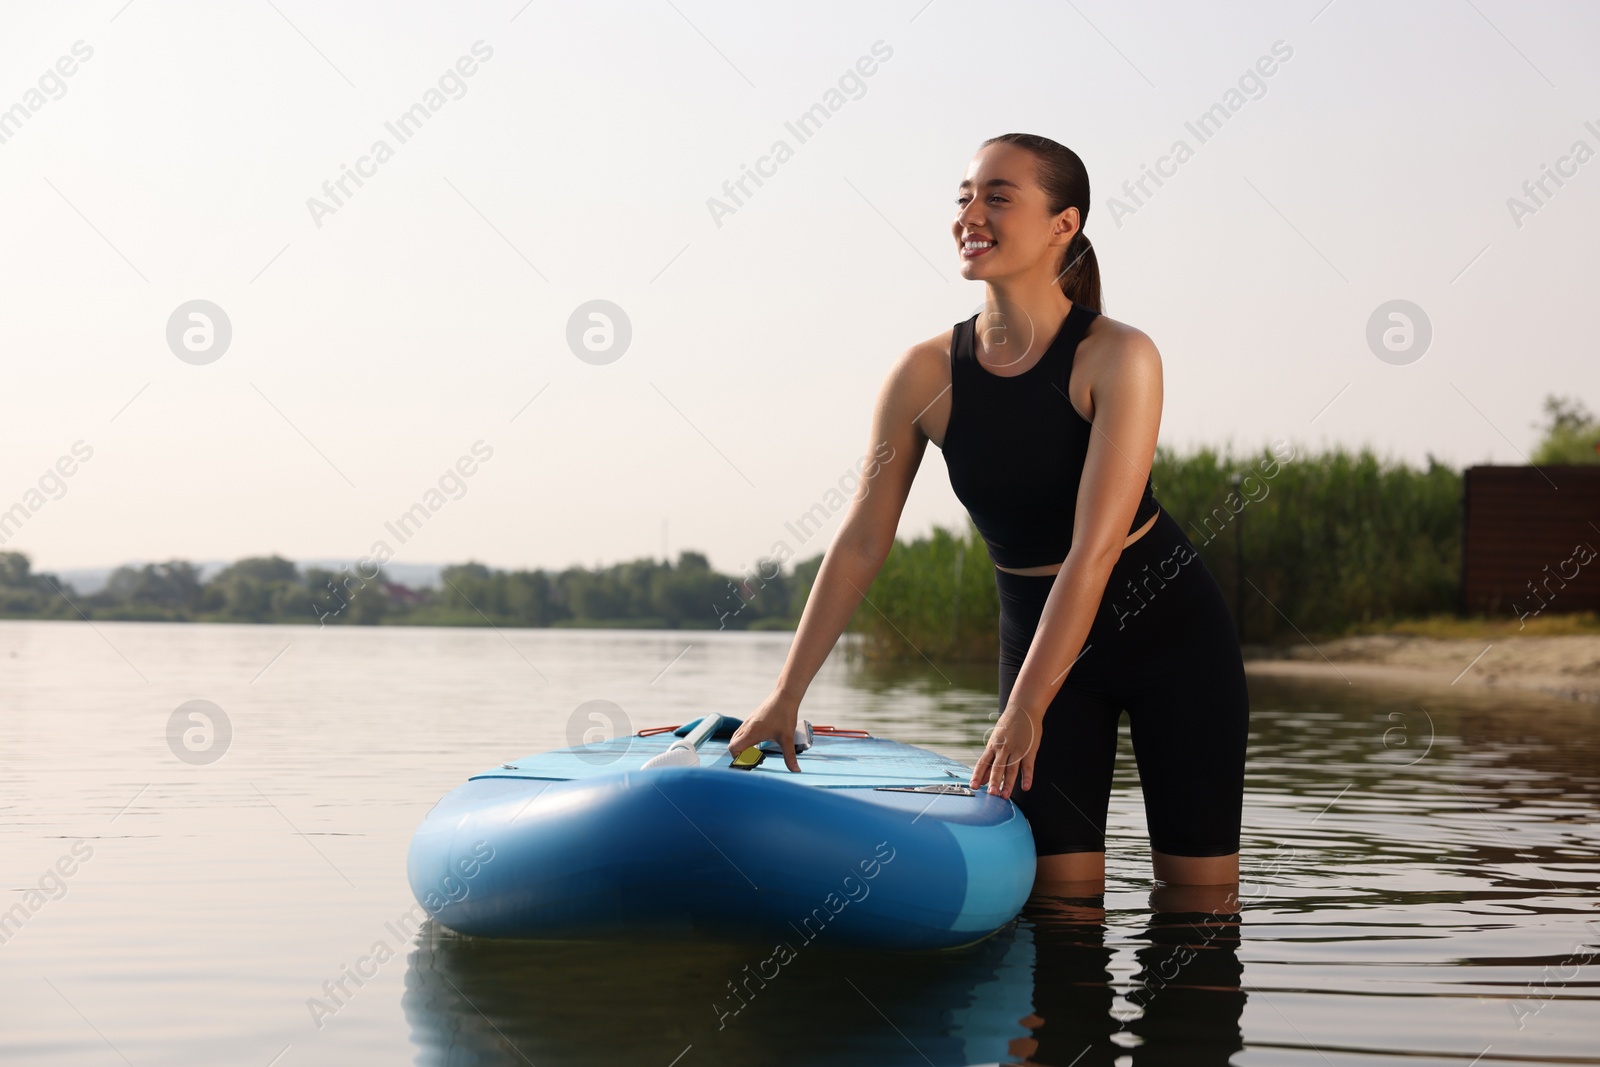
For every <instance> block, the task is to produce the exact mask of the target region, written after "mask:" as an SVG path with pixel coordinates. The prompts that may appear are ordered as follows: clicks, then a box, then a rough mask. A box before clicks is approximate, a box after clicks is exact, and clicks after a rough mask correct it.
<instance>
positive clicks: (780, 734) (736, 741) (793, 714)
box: [728, 690, 800, 773]
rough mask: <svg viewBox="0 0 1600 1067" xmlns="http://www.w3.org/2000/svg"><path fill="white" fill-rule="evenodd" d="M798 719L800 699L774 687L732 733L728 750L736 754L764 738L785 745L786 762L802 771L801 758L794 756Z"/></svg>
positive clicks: (784, 760) (790, 766) (791, 767)
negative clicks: (795, 730)
mask: <svg viewBox="0 0 1600 1067" xmlns="http://www.w3.org/2000/svg"><path fill="white" fill-rule="evenodd" d="M799 719H800V701H799V699H798V698H796V697H789V696H785V695H784V694H782V693H780V692H778V691H777V690H773V691H772V693H771V694H770V695H769V696H768V697H767V699H765V700H763V701H762V702H761V704H760V706H759V707H757V708H756V710H755V712H754V713H752V714H751V716H750V717H749V718H748V719H746V720H745V721H744V722H743V723H741V724H740V725H739V728H738V729H737V730H735V731H734V732H733V737H732V738H730V739H729V740H728V752H729V754H730V755H733V756H737V755H738V754H739V753H741V752H743V751H744V750H745V749H747V748H752V747H754V746H755V745H759V744H760V743H761V742H763V741H776V742H778V744H780V745H782V746H783V762H784V763H785V764H786V765H787V766H788V768H789V769H790V770H791V771H794V772H796V773H799V771H800V761H799V760H797V759H795V758H794V728H795V723H796V722H798V721H799Z"/></svg>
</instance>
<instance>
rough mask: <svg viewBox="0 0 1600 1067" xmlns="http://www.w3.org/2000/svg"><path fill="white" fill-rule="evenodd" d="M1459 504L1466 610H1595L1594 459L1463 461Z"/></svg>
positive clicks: (1525, 613)
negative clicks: (1520, 463)
mask: <svg viewBox="0 0 1600 1067" xmlns="http://www.w3.org/2000/svg"><path fill="white" fill-rule="evenodd" d="M1461 508H1462V516H1461V534H1462V545H1461V599H1462V609H1463V610H1464V611H1466V612H1468V613H1479V612H1481V613H1483V614H1486V615H1506V614H1510V615H1515V616H1517V617H1519V618H1529V617H1532V616H1535V615H1539V614H1543V613H1545V612H1563V613H1564V612H1571V611H1596V610H1600V466H1574V465H1560V466H1556V465H1551V466H1544V467H1468V468H1467V469H1466V470H1465V471H1464V472H1463V476H1462V499H1461Z"/></svg>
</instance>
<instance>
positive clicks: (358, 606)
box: [0, 552, 822, 630]
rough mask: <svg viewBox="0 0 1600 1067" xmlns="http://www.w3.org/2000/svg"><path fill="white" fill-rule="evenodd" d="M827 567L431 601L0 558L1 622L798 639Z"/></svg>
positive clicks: (377, 591) (378, 578) (617, 576)
mask: <svg viewBox="0 0 1600 1067" xmlns="http://www.w3.org/2000/svg"><path fill="white" fill-rule="evenodd" d="M821 563H822V557H821V555H820V554H819V555H817V556H815V557H813V558H812V559H809V560H800V561H797V562H796V564H795V565H794V567H793V568H792V569H791V570H789V571H782V570H780V571H779V572H778V573H777V574H776V575H774V576H772V577H767V576H766V575H761V576H760V577H759V578H755V577H753V576H749V575H745V576H738V577H735V576H730V575H726V574H721V573H719V572H717V571H715V570H713V569H712V567H711V565H710V563H709V561H708V560H707V559H706V557H705V556H704V555H702V554H701V553H699V552H682V553H680V554H679V555H678V559H677V562H676V563H668V562H663V561H658V560H650V559H641V560H634V561H631V562H628V563H619V564H616V565H613V566H610V567H604V568H597V569H593V570H590V569H585V568H581V567H570V568H567V569H565V570H561V571H546V570H531V571H529V570H514V571H507V570H497V569H493V568H490V567H486V566H484V565H483V564H481V563H462V564H457V565H454V566H450V567H446V568H444V570H443V571H442V572H441V576H440V578H441V581H440V584H439V587H438V588H437V589H411V588H408V587H406V586H403V585H399V584H397V583H395V582H392V581H390V580H389V579H388V577H387V576H386V575H385V574H384V573H383V571H382V569H381V568H375V569H374V570H373V571H372V572H365V573H364V572H360V571H352V570H350V569H349V568H344V569H341V570H339V571H333V570H329V569H326V568H322V567H307V568H304V569H301V568H300V567H297V566H296V565H295V564H294V563H293V562H292V561H290V560H287V559H284V558H282V557H281V556H260V557H252V558H250V559H241V560H239V561H238V562H236V563H234V564H232V565H231V566H229V567H226V568H224V569H223V570H222V571H220V572H218V573H217V574H216V575H215V576H214V577H212V578H211V579H210V580H203V579H202V578H201V573H200V568H198V567H197V566H195V565H194V564H193V563H189V562H187V561H185V560H169V561H167V562H165V563H150V564H145V565H144V566H142V567H118V568H117V569H116V570H115V571H113V572H112V574H111V576H110V578H109V579H108V580H107V582H106V585H105V588H103V589H101V590H99V591H98V592H95V593H90V594H80V593H78V591H77V590H75V589H74V588H73V587H72V586H71V585H70V584H69V583H67V582H64V581H62V580H61V579H60V578H58V577H57V576H55V575H53V574H47V573H34V572H33V570H32V569H31V565H30V563H29V560H28V557H27V556H25V555H23V554H21V553H19V552H0V617H4V618H34V619H79V618H88V619H112V620H144V621H169V622H254V623H308V624H313V625H318V626H328V625H343V626H348V625H358V626H359V625H367V626H370V625H375V624H379V623H390V624H396V623H397V624H408V623H409V624H413V625H431V626H482V625H485V624H489V623H492V624H494V625H497V626H591V627H650V628H662V629H711V630H719V629H726V630H759V629H785V628H791V629H792V628H793V626H794V625H795V622H796V620H798V618H799V613H800V610H801V609H802V608H803V607H804V605H805V597H806V594H807V593H808V592H809V591H810V588H811V582H812V581H813V580H814V579H815V577H816V573H817V568H818V567H819V566H821Z"/></svg>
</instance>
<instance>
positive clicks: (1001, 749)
mask: <svg viewBox="0 0 1600 1067" xmlns="http://www.w3.org/2000/svg"><path fill="white" fill-rule="evenodd" d="M995 745H996V748H995V756H994V763H993V765H992V766H991V767H990V768H989V792H990V793H992V794H994V795H995V796H997V797H1003V796H1005V795H1006V777H1007V775H1008V774H1009V773H1010V771H1011V762H1010V753H1008V752H1007V751H1006V743H1005V742H1004V741H996V743H995Z"/></svg>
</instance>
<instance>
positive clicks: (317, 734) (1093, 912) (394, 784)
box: [0, 623, 1600, 1067]
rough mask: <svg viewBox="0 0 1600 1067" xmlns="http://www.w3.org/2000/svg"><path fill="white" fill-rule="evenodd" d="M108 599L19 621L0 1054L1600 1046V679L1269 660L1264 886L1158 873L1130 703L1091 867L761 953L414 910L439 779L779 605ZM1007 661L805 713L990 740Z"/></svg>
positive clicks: (689, 1064) (513, 1057)
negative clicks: (964, 911) (744, 613)
mask: <svg viewBox="0 0 1600 1067" xmlns="http://www.w3.org/2000/svg"><path fill="white" fill-rule="evenodd" d="M97 625H98V630H91V629H89V628H87V627H84V626H78V625H69V624H59V623H56V624H35V623H0V665H3V666H4V667H5V670H4V673H0V707H3V708H4V709H5V712H4V714H3V715H0V752H3V753H4V757H3V761H4V762H3V764H0V812H3V813H4V817H3V820H0V833H3V835H4V836H3V838H0V887H3V888H4V889H6V890H7V891H8V892H7V893H6V897H5V898H4V899H3V900H0V998H3V1001H0V1002H3V1003H4V1004H5V1012H6V1014H5V1025H4V1026H0V1062H6V1063H10V1062H19V1063H20V1062H26V1063H41V1064H100V1063H117V1062H122V1061H123V1060H126V1061H127V1062H130V1063H135V1064H144V1063H180V1064H181V1063H197V1064H213V1063H239V1064H260V1065H265V1064H268V1063H274V1064H275V1067H305V1065H311V1064H365V1063H383V1064H389V1063H404V1062H411V1061H415V1062H417V1063H421V1064H452V1065H454V1064H471V1063H482V1064H502V1063H505V1064H517V1063H525V1062H532V1063H535V1064H538V1065H539V1067H544V1065H546V1064H580V1065H581V1064H606V1063H630V1064H659V1065H662V1067H667V1065H669V1064H672V1063H673V1061H674V1058H675V1057H681V1058H679V1059H678V1060H677V1062H678V1065H679V1067H694V1065H695V1064H746V1063H779V1064H788V1063H794V1064H813V1063H816V1064H868V1063H870V1064H901V1063H904V1064H913V1065H915V1064H933V1065H937V1067H944V1065H946V1064H949V1065H960V1064H977V1063H1018V1064H1020V1063H1037V1064H1049V1065H1055V1067H1067V1065H1073V1064H1076V1065H1078V1067H1087V1065H1090V1064H1112V1065H1122V1064H1129V1065H1131V1064H1167V1063H1174V1064H1176V1063H1182V1064H1208V1063H1217V1064H1220V1063H1228V1062H1231V1063H1237V1064H1279V1063H1285V1064H1291V1065H1299V1064H1306V1065H1312V1064H1336V1065H1339V1067H1343V1065H1345V1064H1352V1065H1354V1064H1370V1063H1385V1064H1395V1065H1399V1064H1405V1065H1407V1067H1416V1065H1418V1064H1436V1063H1438V1064H1443V1063H1453V1064H1459V1065H1462V1067H1466V1065H1469V1064H1472V1063H1473V1062H1474V1061H1475V1060H1476V1061H1477V1062H1479V1063H1483V1064H1488V1063H1507V1062H1509V1063H1600V1051H1597V1050H1600V1040H1597V1037H1596V1035H1597V1034H1600V992H1597V990H1600V966H1597V963H1600V828H1597V819H1596V812H1597V808H1600V769H1597V768H1600V725H1597V724H1600V719H1597V715H1596V709H1595V708H1593V707H1592V706H1588V705H1579V704H1572V703H1567V702H1563V701H1559V700H1555V699H1553V698H1547V697H1542V696H1538V695H1533V694H1511V693H1505V692H1493V691H1490V692H1477V691H1459V692H1458V691H1457V690H1454V689H1450V690H1447V691H1444V692H1442V693H1439V694H1430V693H1426V692H1423V693H1420V695H1419V693H1413V692H1400V691H1398V690H1396V691H1388V690H1384V689H1380V688H1371V687H1362V686H1353V685H1346V684H1344V683H1342V682H1338V681H1335V682H1333V683H1332V684H1325V683H1314V682H1307V681H1297V680H1288V679H1260V678H1253V679H1252V681H1251V694H1252V738H1251V750H1250V762H1249V768H1248V782H1247V790H1248V792H1247V796H1246V807H1245V831H1246V832H1245V848H1244V857H1243V865H1244V876H1243V877H1244V881H1243V883H1242V885H1241V886H1240V888H1239V898H1238V900H1237V902H1236V905H1237V906H1236V907H1231V908H1220V909H1217V910H1215V911H1205V910H1201V911H1182V912H1180V911H1175V910H1161V911H1156V910H1154V909H1152V907H1151V900H1150V882H1149V875H1150V871H1149V861H1148V855H1147V851H1146V849H1147V845H1146V839H1145V836H1144V820H1143V815H1142V811H1141V808H1140V799H1139V798H1140V794H1139V791H1138V779H1137V773H1136V771H1135V768H1134V765H1133V761H1132V758H1131V751H1130V749H1129V747H1128V744H1127V742H1126V740H1124V747H1123V751H1122V753H1121V754H1120V756H1119V761H1118V771H1117V792H1116V794H1115V796H1114V797H1113V800H1112V805H1111V820H1110V835H1111V836H1110V852H1109V854H1108V879H1107V891H1106V893H1105V895H1104V897H1096V898H1092V899H1070V898H1060V897H1057V898H1036V899H1035V900H1034V901H1032V902H1030V904H1029V906H1028V908H1027V910H1026V911H1025V912H1024V914H1023V915H1022V916H1021V917H1020V918H1019V920H1018V921H1017V922H1016V923H1014V924H1012V925H1011V926H1010V927H1008V928H1007V929H1006V930H1004V931H1002V932H1001V933H1000V934H999V935H998V936H996V937H994V938H992V939H989V940H987V941H985V942H983V943H981V944H979V945H975V946H970V947H968V948H966V949H962V950H957V951H952V952H947V953H941V954H893V953H853V952H843V951H840V950H838V949H837V948H836V947H830V946H827V945H826V944H825V943H823V942H821V941H818V942H817V943H816V944H814V945H806V946H798V951H797V952H795V954H794V958H793V959H792V960H790V961H788V962H787V963H785V964H783V965H782V967H781V969H780V970H779V971H778V972H777V973H776V975H773V972H772V970H771V969H770V967H768V968H765V969H764V968H763V967H762V961H765V960H768V959H769V958H771V957H772V956H773V955H774V952H773V949H774V946H771V945H762V944H742V943H738V942H736V941H733V940H730V941H729V942H727V943H722V944H710V943H704V944H670V943H626V944H615V943H613V944H601V945H594V944H575V943H534V942H490V941H480V940H474V939H467V938H461V937H458V936H455V935H453V934H450V933H449V932H448V931H444V930H441V929H438V928H436V927H426V928H425V929H424V932H423V934H422V935H421V936H419V937H417V938H416V939H414V940H412V941H411V942H410V943H406V942H404V941H403V940H401V939H398V938H397V937H396V935H395V934H394V933H393V930H394V929H395V928H396V927H395V923H396V922H397V921H398V920H399V919H400V917H401V916H403V915H405V914H406V913H407V911H408V909H410V908H411V906H412V901H411V899H410V895H409V892H408V890H407V888H406V883H405V878H404V857H405V850H406V845H407V843H408V841H409V838H410V834H411V831H412V830H413V829H414V828H415V826H416V825H417V823H418V822H419V821H420V819H421V818H422V815H423V813H424V812H425V811H426V810H427V809H428V807H429V806H430V805H431V804H432V803H433V802H434V800H435V799H437V798H438V796H440V795H441V794H442V793H444V792H445V791H447V790H448V789H450V788H451V787H453V786H454V785H456V784H458V783H459V782H460V781H461V780H463V779H464V778H465V777H466V776H467V775H469V774H471V773H474V772H477V771H480V770H482V769H483V768H485V767H488V766H492V765H494V764H496V763H499V762H503V761H504V760H505V759H508V758H514V757H516V756H520V755H524V754H527V753H529V752H534V751H539V750H541V749H546V748H551V747H556V746H559V745H562V744H565V743H566V741H565V737H566V731H567V727H568V722H569V719H570V717H571V715H572V713H573V711H574V710H575V709H576V708H578V707H579V706H580V705H582V704H583V703H584V702H585V701H587V700H591V699H596V698H604V699H607V700H612V701H614V702H616V703H617V704H618V705H619V706H620V707H621V708H623V709H624V711H625V713H626V714H627V715H628V716H629V717H630V719H631V720H632V723H633V725H634V726H635V727H637V726H644V725H653V724H666V723H675V722H683V721H685V720H686V719H688V718H692V717H694V716H696V715H699V714H701V713H703V712H704V711H706V710H716V711H723V712H726V713H729V714H734V715H742V714H746V713H748V711H749V709H750V707H752V706H753V705H754V704H755V703H756V702H757V701H759V700H760V698H761V697H762V696H763V695H764V694H765V692H766V689H767V687H769V686H770V684H771V681H772V678H773V677H774V675H775V674H776V671H777V668H778V666H779V664H780V663H781V661H782V656H783V653H784V651H785V650H786V648H787V642H788V636H787V635H782V634H772V635H756V634H680V633H661V632H657V633H559V632H551V631H507V632H506V633H505V634H503V635H502V634H496V633H494V632H493V631H488V630H482V631H476V630H474V631H438V630H420V629H418V630H404V629H398V628H397V629H374V630H364V631H363V630H344V631H334V630H327V631H316V630H312V629H308V628H293V627H245V626H240V627H211V626H162V625H133V624H126V625H118V624H104V625H99V624H97ZM530 666H534V667H537V672H536V671H535V670H533V669H530ZM264 668H267V669H266V670H265V672H264V673H263V669H264ZM663 671H665V673H663ZM994 681H995V678H994V672H993V671H992V670H990V669H988V668H970V669H966V670H961V671H957V670H953V669H949V668H941V669H940V670H935V669H934V668H932V667H929V666H927V665H922V666H920V667H919V666H916V665H913V666H911V667H909V668H903V669H900V670H898V671H895V672H883V671H872V672H869V671H867V670H865V669H864V668H860V667H852V666H849V665H847V664H845V663H843V662H842V661H840V660H835V661H830V663H829V665H828V666H827V667H826V668H825V669H824V671H823V672H822V674H821V675H819V677H818V679H817V682H816V684H815V686H814V687H813V690H812V693H811V695H810V696H809V697H808V700H807V702H806V706H805V707H806V712H805V713H806V715H807V717H808V718H811V719H812V720H813V721H816V722H832V723H836V724H840V725H849V726H863V727H866V728H868V729H871V730H872V731H874V732H875V733H879V734H885V735H890V736H894V737H896V738H898V739H901V740H905V741H908V742H911V743H913V744H923V745H926V746H928V747H931V748H934V749H936V750H938V751H940V752H943V753H945V754H947V755H950V756H953V757H955V758H958V759H963V760H967V761H969V762H970V761H971V760H972V759H974V758H975V757H976V755H977V752H978V750H979V740H980V738H981V736H982V732H983V729H984V727H985V726H986V725H987V723H988V716H989V715H990V714H991V713H992V712H993V711H994V692H995V687H994ZM195 699H205V700H210V701H214V702H215V703H216V704H217V705H219V706H220V707H223V708H224V709H226V711H227V714H228V716H229V718H230V720H231V723H232V727H233V735H232V740H231V747H230V749H229V750H228V752H227V753H226V755H225V756H224V757H223V758H221V759H219V760H217V761H215V762H213V763H210V764H204V765H197V764H193V763H189V762H185V761H184V760H181V759H178V758H176V757H175V756H174V754H173V751H172V750H171V749H170V748H169V747H168V739H167V726H168V721H169V718H170V716H171V714H172V712H173V710H174V709H175V708H177V707H178V706H179V705H180V704H182V703H184V702H186V701H189V700H195ZM772 847H775V848H781V847H783V843H782V842H773V843H772ZM75 850H76V851H75ZM85 850H92V852H91V854H90V855H88V856H85V855H84V851H85ZM64 859H65V860H70V861H71V862H66V863H65V866H66V867H67V868H70V869H71V871H72V873H71V874H63V875H60V876H59V877H57V876H52V875H50V874H49V872H51V871H52V870H60V869H61V868H58V867H57V864H58V863H61V862H63V860H64ZM19 906H20V907H21V908H22V911H20V912H18V911H17V910H16V909H17V907H19ZM1182 906H1183V907H1188V905H1182ZM1162 907H1163V908H1167V907H1168V905H1167V904H1165V903H1163V904H1162ZM6 916H10V917H11V918H10V920H9V921H7V919H6ZM401 925H402V926H404V924H403V923H402V924H401ZM736 933H737V931H731V930H730V931H729V935H730V938H732V937H733V935H735V934H736ZM380 941H381V942H384V943H385V945H387V946H391V947H393V948H395V949H396V951H395V952H394V953H393V956H392V958H391V957H390V955H389V953H387V952H385V953H384V954H383V955H382V959H381V960H379V962H377V963H363V962H362V961H364V960H365V961H370V960H372V959H374V946H375V945H376V944H377V943H378V942H380ZM363 968H365V969H363ZM763 969H764V970H765V973H766V974H767V975H768V976H769V977H766V978H762V977H761V976H760V974H759V973H758V972H760V971H762V970H763ZM354 971H360V973H361V976H362V977H361V980H360V981H359V982H357V981H355V980H354V979H352V978H349V977H348V975H350V974H351V973H353V972H354ZM329 989H333V990H336V991H337V994H338V995H337V997H336V998H335V997H334V995H333V994H330V993H329V992H328V990H329ZM313 999H317V1000H318V1001H319V1002H320V1003H321V1004H322V1005H324V1007H323V1008H322V1009H321V1010H309V1009H310V1005H309V1002H310V1001H312V1000H313ZM330 1009H331V1010H330ZM119 1057H120V1058H119ZM275 1057H276V1059H275Z"/></svg>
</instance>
